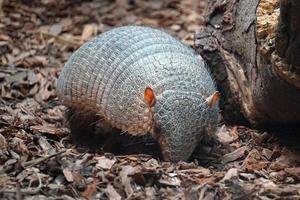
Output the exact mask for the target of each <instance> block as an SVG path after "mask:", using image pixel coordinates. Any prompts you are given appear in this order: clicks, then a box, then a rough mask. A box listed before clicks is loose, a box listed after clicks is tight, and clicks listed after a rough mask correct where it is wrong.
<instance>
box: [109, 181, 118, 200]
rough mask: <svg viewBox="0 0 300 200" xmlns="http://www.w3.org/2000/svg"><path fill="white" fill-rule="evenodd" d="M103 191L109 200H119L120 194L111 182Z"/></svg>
mask: <svg viewBox="0 0 300 200" xmlns="http://www.w3.org/2000/svg"><path fill="white" fill-rule="evenodd" d="M105 193H106V195H107V196H108V198H109V199H111V200H121V195H120V194H119V193H118V192H117V191H116V190H115V188H114V187H113V186H112V185H111V184H109V185H107V187H106V189H105Z"/></svg>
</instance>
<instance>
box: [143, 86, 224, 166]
mask: <svg viewBox="0 0 300 200" xmlns="http://www.w3.org/2000/svg"><path fill="white" fill-rule="evenodd" d="M151 92H152V93H151ZM148 94H150V95H148V97H150V98H148V100H151V101H149V102H150V104H149V105H151V106H152V111H153V120H154V122H153V124H154V125H153V127H154V128H153V135H154V137H155V138H156V139H157V140H158V143H159V145H160V148H161V154H162V156H163V159H164V160H166V161H180V160H182V161H186V160H188V159H189V157H190V156H191V154H192V153H193V151H194V149H195V148H196V146H197V145H198V143H199V142H200V141H201V140H202V139H203V137H207V136H209V135H212V134H214V132H215V130H216V127H217V118H218V114H217V113H218V107H217V106H216V105H215V104H216V102H217V100H218V97H219V93H217V92H216V93H214V94H212V95H210V96H209V97H206V98H204V97H203V96H201V95H199V94H197V93H191V92H178V91H172V90H169V91H165V92H163V93H162V94H161V95H159V96H155V95H154V94H153V91H152V90H151V91H150V92H149V91H148ZM145 97H146V100H147V93H146V92H145ZM152 97H153V98H154V97H155V99H154V100H153V99H152Z"/></svg>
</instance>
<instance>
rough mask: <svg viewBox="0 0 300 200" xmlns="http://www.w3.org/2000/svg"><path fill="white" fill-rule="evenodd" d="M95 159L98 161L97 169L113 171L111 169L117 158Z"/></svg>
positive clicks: (102, 157) (103, 157)
mask: <svg viewBox="0 0 300 200" xmlns="http://www.w3.org/2000/svg"><path fill="white" fill-rule="evenodd" d="M95 159H96V160H97V161H98V162H97V164H96V167H97V168H102V169H111V167H112V166H113V165H114V164H115V162H116V159H115V158H113V159H109V158H106V157H105V156H101V157H96V158H95Z"/></svg>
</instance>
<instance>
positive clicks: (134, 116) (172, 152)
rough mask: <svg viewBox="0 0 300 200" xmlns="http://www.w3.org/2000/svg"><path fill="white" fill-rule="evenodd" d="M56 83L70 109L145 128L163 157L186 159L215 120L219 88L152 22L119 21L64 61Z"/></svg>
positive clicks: (132, 130)
mask: <svg viewBox="0 0 300 200" xmlns="http://www.w3.org/2000/svg"><path fill="white" fill-rule="evenodd" d="M57 90H58V94H59V97H60V98H61V100H62V102H63V104H64V105H66V106H67V107H69V108H70V109H72V110H75V112H78V113H80V112H82V111H83V110H86V111H89V112H88V113H89V115H90V117H93V116H95V115H97V116H101V118H102V121H104V122H105V123H107V124H109V125H110V126H112V127H115V128H117V129H120V130H121V131H123V132H127V133H128V134H130V135H132V136H142V135H145V134H149V135H151V136H152V137H153V138H155V140H157V142H158V144H159V147H160V150H161V154H162V157H163V159H164V160H167V161H179V160H183V161H186V160H187V159H188V158H189V157H190V156H191V154H192V153H193V151H194V149H195V148H196V146H197V144H198V143H199V142H200V141H201V140H203V138H206V137H207V136H211V135H212V134H214V132H215V131H216V127H217V123H218V111H219V108H218V103H217V100H218V97H219V93H218V92H217V91H216V87H215V84H214V81H213V79H212V77H211V75H210V73H209V70H208V69H207V67H206V65H205V62H204V60H203V59H202V58H201V57H200V56H199V55H197V54H196V53H195V52H194V50H193V49H192V48H190V47H187V46H185V45H184V44H183V43H182V42H180V41H179V40H178V39H176V38H175V37H173V36H171V35H170V34H168V33H166V32H164V31H162V30H159V29H156V28H151V27H144V26H123V27H118V28H114V29H111V30H109V31H107V32H104V33H102V34H100V35H98V36H96V37H94V38H92V39H91V40H89V41H87V42H86V43H85V44H83V45H82V46H81V47H80V48H79V49H78V50H76V51H75V52H74V53H73V55H72V56H71V57H70V58H69V60H68V61H67V62H66V64H65V66H64V68H63V70H62V71H61V74H60V76H59V79H58V85H57ZM84 119H85V118H84V117H82V118H80V117H79V118H78V120H81V122H80V124H83V126H84ZM82 122H83V123H82ZM86 126H87V124H86ZM80 134H85V133H84V131H83V132H82V133H80Z"/></svg>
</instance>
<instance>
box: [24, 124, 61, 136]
mask: <svg viewBox="0 0 300 200" xmlns="http://www.w3.org/2000/svg"><path fill="white" fill-rule="evenodd" d="M30 129H31V130H32V131H36V132H40V133H48V134H52V135H63V134H64V133H63V132H62V130H61V129H59V128H56V127H52V126H47V125H45V126H42V125H36V126H31V127H30Z"/></svg>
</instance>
